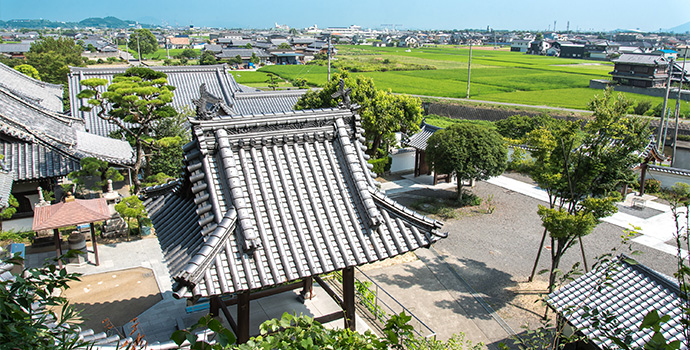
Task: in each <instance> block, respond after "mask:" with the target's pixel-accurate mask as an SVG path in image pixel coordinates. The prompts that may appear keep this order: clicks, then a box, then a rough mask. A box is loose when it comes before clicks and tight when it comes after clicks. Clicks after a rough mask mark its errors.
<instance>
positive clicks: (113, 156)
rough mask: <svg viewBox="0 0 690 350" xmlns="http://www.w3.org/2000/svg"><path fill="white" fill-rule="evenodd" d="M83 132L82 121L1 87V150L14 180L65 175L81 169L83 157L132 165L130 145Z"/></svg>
mask: <svg viewBox="0 0 690 350" xmlns="http://www.w3.org/2000/svg"><path fill="white" fill-rule="evenodd" d="M83 129H84V125H83V123H82V122H81V120H78V119H74V118H71V117H68V116H65V115H61V114H58V113H55V112H51V111H49V110H47V109H44V108H42V107H40V106H38V105H35V104H33V103H31V102H29V101H26V100H25V99H23V98H20V97H17V96H16V95H15V94H13V93H12V91H9V90H7V89H5V88H4V87H2V86H0V133H1V134H4V135H5V136H4V137H3V138H2V143H1V146H0V147H1V148H2V154H3V155H4V156H5V158H4V160H5V162H6V163H7V165H8V168H9V170H11V171H13V172H14V178H15V180H30V179H38V178H46V177H56V176H63V175H66V174H67V173H69V172H71V171H73V170H76V169H78V168H79V159H81V158H84V157H96V158H99V159H101V160H105V161H108V162H112V163H116V164H120V165H125V164H133V159H132V158H133V152H132V149H131V147H130V146H129V144H128V143H127V142H124V141H120V140H114V139H109V138H103V137H100V136H96V135H88V136H85V134H86V133H85V132H83ZM104 145H107V147H103V146H104Z"/></svg>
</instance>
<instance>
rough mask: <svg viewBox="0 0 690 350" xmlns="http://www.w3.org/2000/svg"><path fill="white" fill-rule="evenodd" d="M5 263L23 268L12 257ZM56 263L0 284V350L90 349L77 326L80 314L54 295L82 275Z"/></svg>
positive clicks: (47, 263) (29, 271) (57, 295)
mask: <svg viewBox="0 0 690 350" xmlns="http://www.w3.org/2000/svg"><path fill="white" fill-rule="evenodd" d="M69 254H73V252H71V251H70V253H68V256H69ZM2 263H10V264H21V263H22V260H21V258H15V257H12V258H10V259H3V260H2ZM55 263H56V262H54V261H53V262H46V263H45V265H43V266H42V267H39V268H31V269H26V270H24V271H23V272H22V274H21V275H19V276H16V279H15V280H14V281H12V280H7V281H2V282H0V347H1V348H3V349H63V350H64V349H75V348H79V347H82V346H86V345H88V344H85V343H84V342H83V341H81V340H79V337H78V332H77V329H78V328H76V327H75V326H74V322H75V321H78V320H79V314H78V313H77V312H76V311H75V310H74V308H73V307H72V306H71V305H69V301H68V300H67V299H66V298H64V297H62V296H59V293H55V292H57V291H59V290H61V289H65V288H68V285H67V284H68V283H69V282H71V281H78V280H79V275H78V274H74V273H67V270H65V269H64V268H63V269H58V268H57V266H55ZM51 323H54V324H53V325H51V326H49V324H51Z"/></svg>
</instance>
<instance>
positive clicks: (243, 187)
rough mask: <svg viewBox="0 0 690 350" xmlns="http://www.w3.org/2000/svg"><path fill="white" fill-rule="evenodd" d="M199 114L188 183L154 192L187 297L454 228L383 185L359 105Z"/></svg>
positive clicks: (353, 260) (372, 254)
mask: <svg viewBox="0 0 690 350" xmlns="http://www.w3.org/2000/svg"><path fill="white" fill-rule="evenodd" d="M191 123H192V131H193V135H194V140H193V141H192V142H191V143H190V144H188V145H186V146H185V159H186V163H187V173H188V175H187V178H186V179H185V182H187V183H188V185H187V186H186V187H185V186H181V187H180V188H187V189H188V190H187V191H185V190H182V189H180V188H177V187H176V188H177V189H176V192H175V191H172V192H169V193H168V194H162V193H164V191H161V189H158V191H157V192H158V197H155V198H150V199H148V200H147V206H148V207H149V208H151V209H153V216H152V218H153V221H154V223H155V227H156V232H157V235H158V237H159V240H160V243H161V246H162V248H163V251H164V254H165V256H166V261H167V264H168V266H169V269H170V270H171V273H172V276H173V278H174V280H175V285H174V293H175V295H176V296H178V297H194V296H211V295H219V294H225V293H233V292H238V291H243V290H255V289H259V288H263V287H269V286H274V285H278V284H281V283H284V282H289V281H294V280H297V279H300V278H304V277H307V276H312V275H319V274H323V273H328V272H332V271H335V270H339V269H342V268H345V267H351V266H357V265H363V264H367V263H371V262H375V261H378V260H383V259H386V258H390V257H394V256H397V255H399V254H403V253H406V252H409V251H412V250H415V249H417V248H420V247H427V246H429V245H430V244H431V243H433V242H434V241H436V240H438V239H440V238H442V237H445V235H444V234H441V233H440V232H439V229H440V228H441V226H442V223H441V222H438V221H435V220H432V219H429V218H427V217H424V216H422V215H420V214H417V213H415V212H413V211H411V210H409V209H407V208H405V207H403V206H401V205H399V204H397V203H396V202H394V201H392V200H391V199H389V198H387V197H386V196H385V195H384V194H383V193H381V192H380V191H379V190H378V189H377V186H376V183H375V181H374V179H373V178H374V177H373V175H372V173H371V171H370V169H369V167H368V164H367V162H366V159H367V158H368V157H367V156H366V155H365V154H364V149H365V147H364V145H363V144H362V142H363V140H364V139H363V137H362V132H363V130H362V129H361V127H360V125H359V117H358V116H357V115H356V114H354V113H353V112H351V111H350V110H343V109H325V110H305V111H291V112H285V113H275V114H266V115H246V116H233V117H227V116H226V117H220V118H217V117H216V118H213V119H210V120H198V119H196V120H192V121H191ZM173 187H174V186H173ZM154 192H156V191H155V190H154ZM151 209H150V210H151ZM163 217H164V218H165V220H159V219H158V218H163ZM156 221H157V222H156ZM192 222H194V223H196V226H194V227H192V226H193V225H191V223H192Z"/></svg>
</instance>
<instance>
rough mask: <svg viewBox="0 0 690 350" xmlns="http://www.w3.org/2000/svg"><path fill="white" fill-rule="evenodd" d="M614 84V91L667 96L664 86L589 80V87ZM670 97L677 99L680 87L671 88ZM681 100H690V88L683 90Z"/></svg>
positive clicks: (603, 87) (598, 87) (602, 86)
mask: <svg viewBox="0 0 690 350" xmlns="http://www.w3.org/2000/svg"><path fill="white" fill-rule="evenodd" d="M609 85H610V86H612V87H613V90H614V91H620V92H631V93H634V94H640V95H647V96H654V97H664V96H666V89H664V88H640V87H635V86H628V85H615V84H614V83H611V82H610V81H608V80H600V79H592V80H590V81H589V87H590V88H592V89H601V90H603V89H606V88H607V87H608V86H609ZM668 96H669V98H672V99H674V100H675V99H676V96H678V89H677V88H671V92H670V93H669V95H668ZM680 97H681V100H683V101H690V90H683V91H682V92H681V95H680Z"/></svg>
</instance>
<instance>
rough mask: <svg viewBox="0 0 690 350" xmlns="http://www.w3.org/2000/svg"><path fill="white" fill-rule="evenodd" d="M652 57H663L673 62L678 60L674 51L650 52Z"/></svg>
mask: <svg viewBox="0 0 690 350" xmlns="http://www.w3.org/2000/svg"><path fill="white" fill-rule="evenodd" d="M651 54H652V55H659V56H663V57H664V58H665V59H666V60H668V61H675V60H676V59H678V52H677V51H676V50H669V49H661V50H654V51H652V52H651Z"/></svg>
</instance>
